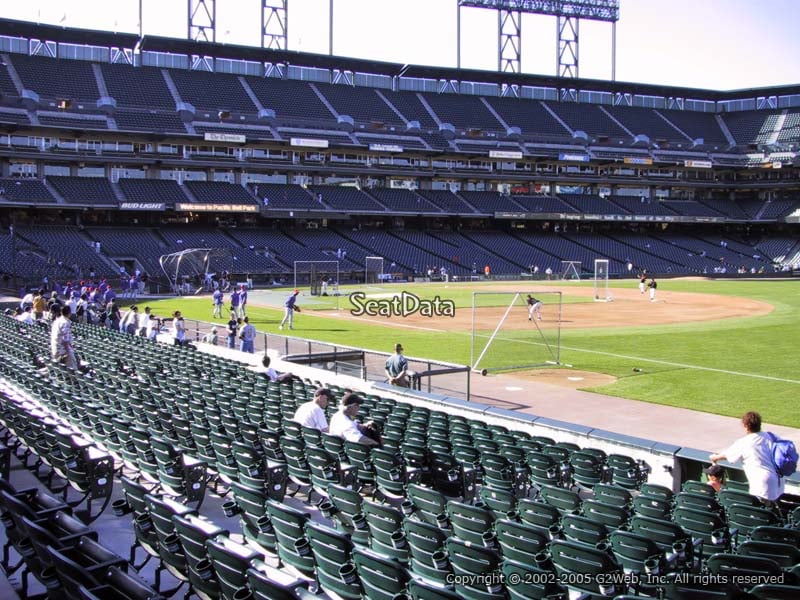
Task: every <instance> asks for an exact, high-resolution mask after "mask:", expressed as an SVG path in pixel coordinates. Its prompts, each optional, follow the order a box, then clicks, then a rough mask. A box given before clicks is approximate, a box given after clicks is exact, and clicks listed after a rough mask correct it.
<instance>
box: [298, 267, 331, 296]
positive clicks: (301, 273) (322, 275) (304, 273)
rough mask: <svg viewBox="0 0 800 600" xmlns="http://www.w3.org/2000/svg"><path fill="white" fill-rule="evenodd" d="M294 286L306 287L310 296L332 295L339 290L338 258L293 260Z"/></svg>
mask: <svg viewBox="0 0 800 600" xmlns="http://www.w3.org/2000/svg"><path fill="white" fill-rule="evenodd" d="M294 287H295V288H297V289H299V288H301V287H307V288H308V290H309V293H310V294H311V295H312V296H333V295H334V294H338V290H339V261H338V260H296V261H294Z"/></svg>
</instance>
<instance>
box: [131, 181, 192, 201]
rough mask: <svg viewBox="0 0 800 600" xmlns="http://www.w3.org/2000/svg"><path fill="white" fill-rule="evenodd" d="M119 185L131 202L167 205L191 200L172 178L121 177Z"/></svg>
mask: <svg viewBox="0 0 800 600" xmlns="http://www.w3.org/2000/svg"><path fill="white" fill-rule="evenodd" d="M119 187H120V189H121V190H122V193H123V195H124V196H125V198H126V199H127V200H129V201H130V202H164V203H165V204H166V205H167V206H175V204H176V203H178V202H189V197H188V196H187V195H186V194H184V193H183V188H181V186H180V185H178V182H177V181H173V180H172V179H120V180H119Z"/></svg>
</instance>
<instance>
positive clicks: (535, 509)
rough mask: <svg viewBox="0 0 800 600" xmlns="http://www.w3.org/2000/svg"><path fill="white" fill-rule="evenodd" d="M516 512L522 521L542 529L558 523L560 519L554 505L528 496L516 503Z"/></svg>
mask: <svg viewBox="0 0 800 600" xmlns="http://www.w3.org/2000/svg"><path fill="white" fill-rule="evenodd" d="M517 513H519V517H520V519H521V520H522V522H523V523H528V524H529V525H536V526H537V527H542V528H544V529H549V528H550V527H552V526H553V525H558V522H559V521H560V520H561V513H560V512H558V509H557V508H556V507H555V506H553V505H551V504H547V503H546V502H540V501H538V500H532V499H530V498H523V499H522V500H520V501H519V502H518V503H517Z"/></svg>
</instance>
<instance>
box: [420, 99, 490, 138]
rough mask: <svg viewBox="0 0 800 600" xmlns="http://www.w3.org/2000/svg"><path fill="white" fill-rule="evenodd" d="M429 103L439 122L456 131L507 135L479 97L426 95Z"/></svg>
mask: <svg viewBox="0 0 800 600" xmlns="http://www.w3.org/2000/svg"><path fill="white" fill-rule="evenodd" d="M425 101H426V102H427V103H428V106H430V107H431V108H432V109H433V111H434V112H435V113H436V116H437V117H439V120H440V121H442V122H444V123H450V124H451V125H453V126H454V127H455V128H456V129H481V130H485V131H496V132H501V133H505V128H504V127H503V125H502V123H500V121H498V120H497V119H496V118H495V116H494V115H493V114H492V113H491V112H490V111H489V109H488V108H486V105H485V104H484V103H483V102H482V101H481V98H480V97H478V96H461V95H458V94H426V95H425Z"/></svg>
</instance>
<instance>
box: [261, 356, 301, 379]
mask: <svg viewBox="0 0 800 600" xmlns="http://www.w3.org/2000/svg"><path fill="white" fill-rule="evenodd" d="M271 362H272V360H271V359H270V357H269V356H266V355H265V356H264V358H263V360H262V361H261V364H262V365H264V375H266V376H267V379H269V380H270V381H276V382H278V383H284V382H286V383H291V381H292V380H293V379H294V375H292V374H291V373H289V372H288V371H287V372H286V373H282V374H281V373H278V372H277V371H276V370H275V369H273V368H272V367H270V366H269V365H270V363H271Z"/></svg>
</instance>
